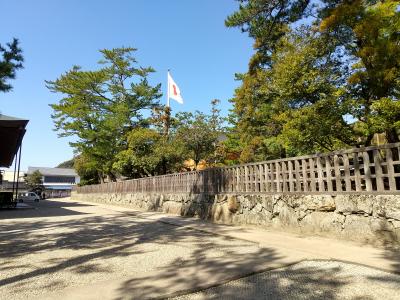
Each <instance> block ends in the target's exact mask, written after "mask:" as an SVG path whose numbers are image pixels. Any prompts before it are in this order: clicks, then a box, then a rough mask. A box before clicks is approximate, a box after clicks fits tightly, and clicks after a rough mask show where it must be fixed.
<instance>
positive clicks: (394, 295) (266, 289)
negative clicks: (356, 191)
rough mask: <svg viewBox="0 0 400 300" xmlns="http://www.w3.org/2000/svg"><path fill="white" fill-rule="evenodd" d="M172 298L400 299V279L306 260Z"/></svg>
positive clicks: (345, 264)
mask: <svg viewBox="0 0 400 300" xmlns="http://www.w3.org/2000/svg"><path fill="white" fill-rule="evenodd" d="M169 299H171V300H172V299H173V300H202V299H221V300H223V299H226V300H228V299H229V300H234V299H321V300H322V299H360V300H361V299H366V300H367V299H368V300H369V299H386V300H389V299H400V276H398V275H394V274H390V273H387V272H383V271H379V270H375V269H372V268H368V267H364V266H359V265H353V264H348V263H342V262H337V261H303V262H300V263H298V264H295V265H292V266H290V267H286V268H280V269H276V270H272V271H268V272H263V273H259V274H256V275H252V276H248V277H245V278H241V279H239V280H234V281H231V282H228V283H226V284H223V285H220V286H217V287H214V288H210V289H207V290H203V291H200V292H198V293H194V294H188V295H184V296H180V297H174V298H169Z"/></svg>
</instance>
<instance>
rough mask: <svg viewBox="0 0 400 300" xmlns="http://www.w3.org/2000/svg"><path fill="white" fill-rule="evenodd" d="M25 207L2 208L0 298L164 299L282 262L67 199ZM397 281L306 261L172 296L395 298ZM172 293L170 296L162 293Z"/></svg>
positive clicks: (246, 247) (238, 244)
mask: <svg viewBox="0 0 400 300" xmlns="http://www.w3.org/2000/svg"><path fill="white" fill-rule="evenodd" d="M29 204H30V205H32V206H34V209H20V210H2V211H0V299H7V300H10V299H34V298H36V299H42V298H47V299H54V298H57V299H59V298H60V297H61V295H63V292H64V291H68V290H72V291H75V292H78V295H80V291H81V290H82V291H83V290H87V288H89V290H90V289H93V287H94V286H104V287H108V286H107V285H106V283H112V282H114V283H116V289H115V293H114V294H113V295H112V297H111V296H110V297H108V298H110V299H134V298H135V297H133V296H132V295H166V293H167V294H168V293H175V292H176V291H183V290H188V286H189V285H190V284H191V283H194V286H196V284H199V286H201V284H202V283H204V282H205V279H210V282H211V281H212V280H214V281H215V282H216V283H220V282H226V280H227V278H230V279H232V277H229V276H230V274H234V273H235V272H236V274H243V273H240V272H239V273H238V272H237V270H245V269H246V268H247V269H246V270H251V269H252V268H254V267H257V266H260V265H262V264H266V265H269V264H271V265H272V264H273V263H276V262H279V260H280V259H281V257H279V255H278V254H277V253H274V252H273V251H272V250H268V249H266V248H260V247H259V246H258V245H257V244H255V243H252V242H247V241H244V240H239V239H233V238H227V237H223V236H218V235H213V234H210V233H205V232H202V231H198V230H194V229H189V228H183V227H180V226H174V225H169V224H165V223H160V222H157V221H155V220H152V219H149V218H147V219H146V218H143V217H142V216H140V215H139V214H138V213H135V212H133V211H124V212H122V211H119V210H118V209H113V208H108V207H104V206H99V205H94V204H93V205H91V204H85V203H78V202H74V201H69V200H68V199H66V200H57V201H55V200H50V201H42V202H39V203H29ZM281 266H282V264H281ZM254 269H256V268H254ZM264 269H265V268H264ZM186 274H187V275H186ZM247 274H248V273H247ZM227 275H228V276H227ZM235 278H237V277H235ZM399 278H400V276H397V275H392V274H389V273H385V272H382V271H378V270H375V269H371V268H367V267H362V266H357V265H352V264H345V263H340V262H334V261H305V262H301V263H298V264H295V265H292V266H291V267H287V268H281V269H275V270H272V271H268V272H263V273H258V274H256V275H252V276H249V277H245V278H242V279H239V280H234V281H229V282H228V283H226V284H223V285H220V286H217V287H214V288H210V289H207V290H203V291H201V292H198V293H194V294H188V295H185V296H180V297H176V298H173V299H400V292H399V291H400V279H399ZM160 279H161V281H158V285H157V284H155V282H156V281H157V280H160ZM188 283H189V284H188ZM171 286H172V287H175V288H176V289H175V291H173V290H169V291H167V290H168V289H169V287H171ZM140 293H141V294H140ZM65 295H68V294H65ZM115 295H116V297H114V296H115ZM144 297H145V296H140V297H136V298H137V299H143V298H144ZM92 298H93V297H92ZM106 298H107V297H106Z"/></svg>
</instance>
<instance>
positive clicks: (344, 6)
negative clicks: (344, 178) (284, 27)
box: [320, 0, 400, 145]
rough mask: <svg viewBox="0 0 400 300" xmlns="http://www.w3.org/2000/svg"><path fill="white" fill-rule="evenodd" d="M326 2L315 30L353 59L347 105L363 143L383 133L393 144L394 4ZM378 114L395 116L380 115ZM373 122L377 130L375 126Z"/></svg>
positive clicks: (397, 44) (399, 19)
mask: <svg viewBox="0 0 400 300" xmlns="http://www.w3.org/2000/svg"><path fill="white" fill-rule="evenodd" d="M327 2H328V4H329V6H328V8H327V9H326V10H325V11H323V16H324V19H323V20H322V22H321V24H320V28H321V31H322V32H324V33H326V34H328V35H330V36H333V37H335V38H336V39H337V40H338V41H339V45H340V46H343V47H345V49H346V50H347V51H348V55H349V56H350V57H351V58H353V62H354V63H353V64H352V72H351V74H350V76H349V77H348V79H347V85H346V91H347V97H348V98H349V99H350V100H351V101H352V102H353V111H352V113H353V115H354V116H355V117H356V118H357V119H358V120H359V121H360V122H361V123H362V124H361V125H360V126H359V127H360V128H363V131H362V132H361V134H362V135H363V136H364V137H365V144H367V145H368V144H369V143H370V142H371V140H372V137H373V134H374V133H377V132H384V133H385V134H386V138H387V139H388V141H389V142H398V141H399V138H398V133H397V132H396V129H400V127H398V123H396V122H394V123H395V124H397V125H395V126H393V124H394V123H392V121H393V119H392V116H393V115H396V114H397V115H399V110H398V107H399V106H398V104H397V103H396V102H397V101H398V100H399V95H400V34H399V32H400V13H399V5H400V1H398V0H388V1H361V0H355V1H340V2H338V1H327ZM376 102H377V103H376ZM384 107H386V108H384ZM382 109H383V110H387V109H396V112H394V114H393V115H392V116H389V115H387V114H383V115H381V114H380V113H379V112H382ZM384 116H388V117H389V118H388V119H383V118H384ZM379 122H382V124H381V126H377V123H379ZM383 124H385V126H383ZM377 130H378V131H377Z"/></svg>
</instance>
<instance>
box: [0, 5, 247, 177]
mask: <svg viewBox="0 0 400 300" xmlns="http://www.w3.org/2000/svg"><path fill="white" fill-rule="evenodd" d="M0 7H1V10H2V18H1V19H0V43H1V44H5V43H6V42H9V41H11V40H12V38H13V37H16V38H18V39H19V40H20V42H21V47H22V48H23V51H24V57H25V63H24V67H25V68H24V69H23V70H20V71H19V72H18V74H17V79H16V80H14V81H12V84H13V86H14V89H13V91H11V92H9V93H0V111H1V113H3V114H5V115H12V116H16V117H21V118H27V119H29V120H30V122H29V125H28V131H27V134H26V136H25V139H24V143H23V156H22V161H21V169H22V170H26V169H27V167H28V166H46V167H54V166H56V165H57V164H59V163H61V162H62V161H65V160H67V159H70V158H71V157H72V156H73V152H72V149H71V148H70V146H69V145H68V139H66V138H58V137H57V133H56V132H54V131H53V128H54V126H53V122H52V119H51V117H50V115H51V113H52V110H51V108H50V107H49V106H48V104H50V103H55V102H57V101H58V100H59V99H60V95H57V94H53V93H50V92H49V91H48V90H47V88H46V87H45V84H44V81H45V80H54V79H56V78H57V77H59V76H60V75H61V74H62V73H64V72H65V71H67V70H69V69H70V68H71V67H72V66H73V65H80V66H82V67H83V68H84V69H93V68H96V67H97V66H96V64H97V62H98V60H99V59H100V54H99V52H98V50H99V49H104V48H115V47H120V46H132V47H135V48H138V51H137V53H136V57H137V60H138V62H139V65H141V66H152V67H153V68H154V69H155V70H156V73H155V74H153V75H152V76H151V77H150V78H149V79H150V82H151V83H153V84H156V83H162V85H163V92H164V93H165V83H166V72H167V70H168V68H170V69H171V73H172V76H173V78H174V80H175V81H176V83H177V84H178V85H179V87H180V89H181V92H182V95H183V98H184V100H185V103H184V105H180V104H178V103H176V102H174V101H171V103H172V110H173V112H175V113H176V112H178V111H194V110H200V111H208V110H209V103H210V101H211V100H212V99H214V98H217V99H220V100H221V101H222V103H221V109H222V112H223V113H224V114H227V112H228V110H229V108H230V104H229V102H228V99H230V98H231V97H232V96H233V92H234V89H235V87H237V86H238V84H239V83H238V82H236V81H235V80H234V74H235V73H236V72H245V71H246V69H247V63H248V61H249V58H250V56H251V54H252V41H251V40H250V39H249V38H248V37H247V35H246V34H243V33H241V32H240V30H239V29H233V28H226V27H225V26H224V19H225V18H226V16H227V15H229V14H231V13H232V12H233V11H235V10H236V9H237V8H238V4H237V2H236V1H234V0H201V1H194V0H193V1H192V0H168V1H164V0H152V1H150V0H114V1H105V0H101V1H100V0H85V1H81V0H80V1H78V0H69V1H61V0H52V1H50V0H46V1H44V0H37V1H31V0H18V1H6V0H0ZM162 101H163V102H165V97H164V98H163V99H162Z"/></svg>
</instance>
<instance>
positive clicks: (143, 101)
mask: <svg viewBox="0 0 400 300" xmlns="http://www.w3.org/2000/svg"><path fill="white" fill-rule="evenodd" d="M135 51H136V49H134V48H116V49H111V50H107V49H104V50H101V51H100V52H101V54H102V56H103V59H102V60H101V61H100V62H99V65H100V68H99V69H98V70H95V71H84V70H82V69H81V68H80V67H78V66H74V67H73V68H72V69H71V70H70V71H68V72H66V73H65V74H63V75H61V76H60V77H59V78H58V79H56V80H55V81H46V83H47V87H48V88H49V89H50V90H51V91H52V92H55V93H60V94H63V96H64V97H63V98H62V99H61V100H60V102H59V103H57V104H51V105H50V106H51V107H52V108H53V110H54V113H53V115H52V118H53V120H54V123H55V127H56V130H57V131H59V136H61V137H63V136H73V137H75V138H76V140H75V141H74V142H72V143H71V145H72V147H73V148H74V149H75V151H76V153H77V154H79V155H81V157H82V158H81V159H82V161H81V162H79V166H80V167H79V168H77V171H78V174H79V172H80V171H81V170H82V167H83V166H86V165H87V166H90V168H89V170H90V172H89V173H92V171H91V170H97V173H98V177H99V178H100V180H102V179H103V178H104V177H105V176H106V177H108V178H109V179H110V180H114V179H115V177H116V175H117V174H115V172H114V169H113V164H114V162H115V158H116V155H117V154H118V153H119V152H120V151H122V150H125V149H126V148H127V136H128V134H129V133H130V132H131V131H132V130H133V129H136V128H140V127H143V126H147V125H146V124H147V120H146V118H144V117H143V113H144V111H146V110H151V109H152V108H154V107H157V106H158V102H157V99H158V98H160V97H161V93H160V85H157V86H151V85H150V84H149V83H148V80H147V77H148V75H149V74H150V73H152V72H154V70H153V69H152V68H151V67H147V68H144V67H140V66H137V62H136V60H135V58H134V57H133V53H134V52H135ZM80 175H81V174H80Z"/></svg>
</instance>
